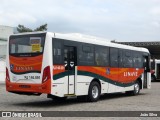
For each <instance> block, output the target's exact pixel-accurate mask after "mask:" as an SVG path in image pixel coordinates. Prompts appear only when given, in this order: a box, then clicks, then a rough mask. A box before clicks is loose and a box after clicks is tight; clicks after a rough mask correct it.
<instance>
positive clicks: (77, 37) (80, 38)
mask: <svg viewBox="0 0 160 120" xmlns="http://www.w3.org/2000/svg"><path fill="white" fill-rule="evenodd" d="M38 33H47V35H49V36H51V37H54V38H59V39H66V40H71V41H77V42H83V43H90V44H95V45H102V46H108V47H116V48H122V49H128V50H135V51H141V52H146V53H149V51H148V49H146V48H142V47H133V46H129V45H122V44H118V43H112V42H110V41H109V40H107V39H103V38H98V37H95V36H89V35H84V34H80V33H67V34H63V33H54V32H26V33H19V34H14V35H25V34H38ZM14 35H11V36H14Z"/></svg>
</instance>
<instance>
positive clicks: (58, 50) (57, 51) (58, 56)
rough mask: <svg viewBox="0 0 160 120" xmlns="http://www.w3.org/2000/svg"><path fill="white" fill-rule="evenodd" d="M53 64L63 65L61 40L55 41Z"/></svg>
mask: <svg viewBox="0 0 160 120" xmlns="http://www.w3.org/2000/svg"><path fill="white" fill-rule="evenodd" d="M52 44H53V45H52V47H53V64H63V59H62V43H61V41H60V40H57V39H53V42H52Z"/></svg>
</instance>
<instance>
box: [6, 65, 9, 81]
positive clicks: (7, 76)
mask: <svg viewBox="0 0 160 120" xmlns="http://www.w3.org/2000/svg"><path fill="white" fill-rule="evenodd" d="M6 81H10V77H9V71H8V69H7V67H6Z"/></svg>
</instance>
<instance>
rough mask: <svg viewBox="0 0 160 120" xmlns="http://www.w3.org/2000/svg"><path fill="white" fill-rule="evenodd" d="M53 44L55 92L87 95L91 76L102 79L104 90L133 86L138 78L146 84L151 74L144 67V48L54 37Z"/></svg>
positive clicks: (58, 94)
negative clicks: (106, 45)
mask: <svg viewBox="0 0 160 120" xmlns="http://www.w3.org/2000/svg"><path fill="white" fill-rule="evenodd" d="M52 46H53V85H52V94H53V95H55V96H59V97H63V96H65V95H77V96H78V95H88V90H89V86H90V83H91V81H92V80H97V81H99V83H100V86H101V93H114V92H122V91H130V90H134V83H135V81H136V80H137V79H139V80H140V83H142V86H141V88H143V85H144V86H145V88H147V86H146V85H148V82H149V81H147V80H148V78H149V77H145V75H146V74H147V73H148V71H146V70H144V66H143V65H144V63H143V61H144V60H143V53H142V52H137V51H132V50H124V49H118V48H112V47H104V46H98V45H93V44H87V43H80V42H74V41H69V40H62V39H58V38H53V39H52ZM146 56H147V55H146ZM147 69H148V68H147ZM145 71H146V72H145ZM143 73H146V74H144V77H145V78H144V77H143V76H142V74H143ZM147 76H149V75H147ZM143 81H146V82H145V83H144V82H143Z"/></svg>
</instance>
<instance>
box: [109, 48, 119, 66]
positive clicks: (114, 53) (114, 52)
mask: <svg viewBox="0 0 160 120" xmlns="http://www.w3.org/2000/svg"><path fill="white" fill-rule="evenodd" d="M110 66H111V67H118V49H117V48H110Z"/></svg>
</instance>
